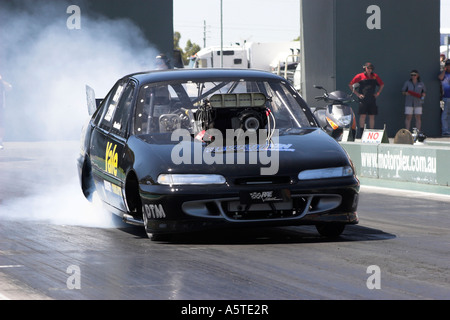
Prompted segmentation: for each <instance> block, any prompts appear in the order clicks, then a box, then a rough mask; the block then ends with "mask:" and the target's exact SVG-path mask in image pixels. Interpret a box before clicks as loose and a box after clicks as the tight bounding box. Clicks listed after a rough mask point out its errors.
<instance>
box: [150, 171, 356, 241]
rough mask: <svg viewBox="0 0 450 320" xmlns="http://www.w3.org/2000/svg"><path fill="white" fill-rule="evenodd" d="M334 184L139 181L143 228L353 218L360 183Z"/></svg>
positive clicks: (169, 229) (189, 228) (182, 229)
mask: <svg viewBox="0 0 450 320" xmlns="http://www.w3.org/2000/svg"><path fill="white" fill-rule="evenodd" d="M346 181H347V183H346V184H344V185H342V184H341V185H339V183H338V182H336V181H334V183H333V184H334V185H331V186H330V185H329V186H315V187H313V188H306V187H305V186H303V187H301V186H296V187H294V186H292V185H290V186H288V187H286V186H270V187H269V186H257V187H251V189H249V188H248V187H246V188H236V187H233V188H230V187H228V188H227V187H224V186H220V187H214V188H211V187H208V188H205V187H198V186H197V187H192V186H190V187H183V188H170V187H165V186H156V185H152V186H149V185H143V186H141V199H142V204H143V207H142V211H143V214H144V215H146V218H147V221H148V223H147V232H149V233H174V232H187V231H194V230H199V229H204V228H209V227H215V226H230V227H237V226H288V225H302V224H320V223H344V224H356V223H358V215H357V212H356V210H357V206H358V198H359V182H358V180H356V179H347V180H346ZM271 191H275V192H277V193H280V192H282V193H283V194H284V195H285V196H284V197H283V198H277V199H275V200H274V199H269V200H268V201H266V200H260V201H255V202H253V201H250V202H249V201H248V199H244V198H245V197H244V195H245V194H248V193H252V194H262V193H263V192H271Z"/></svg>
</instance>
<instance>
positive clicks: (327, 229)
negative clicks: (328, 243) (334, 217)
mask: <svg viewBox="0 0 450 320" xmlns="http://www.w3.org/2000/svg"><path fill="white" fill-rule="evenodd" d="M316 229H317V231H318V232H319V234H320V235H321V236H324V237H328V238H336V237H339V236H340V235H341V234H342V232H344V229H345V224H342V223H326V224H318V225H316Z"/></svg>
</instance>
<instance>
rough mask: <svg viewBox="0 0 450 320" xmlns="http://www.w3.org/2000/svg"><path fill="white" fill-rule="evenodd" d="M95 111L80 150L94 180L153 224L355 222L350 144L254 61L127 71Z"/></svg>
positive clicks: (120, 209) (123, 211) (157, 229)
mask: <svg viewBox="0 0 450 320" xmlns="http://www.w3.org/2000/svg"><path fill="white" fill-rule="evenodd" d="M88 97H90V98H88V100H89V99H90V101H91V103H90V106H91V110H92V111H93V114H92V117H91V119H90V121H89V123H88V124H87V125H86V126H85V127H84V129H83V133H82V145H81V154H80V157H79V159H78V169H79V177H80V182H81V188H82V191H83V193H84V195H85V196H86V197H87V198H88V199H89V198H91V197H92V195H93V193H94V192H97V194H98V196H99V197H100V199H101V200H102V201H103V202H104V203H105V204H106V205H107V207H108V208H109V209H110V210H111V211H112V212H114V213H115V214H118V215H119V216H121V217H122V218H123V220H124V221H125V222H128V223H132V224H138V225H142V226H144V227H145V229H146V232H147V234H148V235H149V236H152V235H153V236H156V235H163V234H171V233H183V232H188V231H194V230H201V229H204V228H214V227H238V226H287V225H303V224H309V225H315V226H316V227H317V230H318V231H319V233H320V234H321V235H324V236H338V235H340V234H341V233H342V232H343V230H344V228H345V225H346V224H356V223H358V216H357V213H356V210H357V204H358V193H359V181H358V179H357V177H356V175H355V172H354V167H353V165H352V162H351V160H350V159H349V157H348V155H347V153H346V152H345V151H344V150H343V148H342V147H341V146H340V145H339V144H338V143H337V142H336V141H335V140H334V139H333V138H331V137H330V136H329V135H327V134H326V133H325V132H324V131H323V130H322V129H321V128H320V127H319V126H318V124H317V121H316V119H315V118H314V116H313V115H312V113H311V111H310V109H309V107H308V106H307V105H306V103H305V101H304V100H303V99H302V98H301V97H300V95H299V94H298V93H297V92H296V91H295V90H294V88H293V87H292V86H291V85H290V84H289V83H288V82H287V81H286V80H285V79H284V78H281V77H279V76H276V75H274V74H271V73H267V72H263V71H256V70H236V69H234V70H226V69H179V70H166V71H152V72H146V73H136V74H131V75H128V76H125V77H124V78H122V79H120V80H119V81H117V83H116V84H115V85H114V87H113V88H112V89H111V91H110V92H109V93H108V94H107V96H106V97H105V98H104V99H103V100H102V101H101V103H100V104H99V105H98V107H97V106H96V105H95V99H93V93H92V92H90V94H89V95H88Z"/></svg>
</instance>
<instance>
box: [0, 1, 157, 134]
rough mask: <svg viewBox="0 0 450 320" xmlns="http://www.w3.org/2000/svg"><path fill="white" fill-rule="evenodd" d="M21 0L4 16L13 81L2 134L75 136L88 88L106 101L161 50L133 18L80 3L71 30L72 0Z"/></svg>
mask: <svg viewBox="0 0 450 320" xmlns="http://www.w3.org/2000/svg"><path fill="white" fill-rule="evenodd" d="M16 2H17V1H16ZM19 2H20V1H19ZM2 3H3V5H5V2H4V1H2ZM23 3H24V4H23V5H22V10H20V11H19V10H17V9H15V10H12V9H8V6H6V8H1V13H0V19H1V21H2V22H0V24H1V31H0V33H1V37H2V38H1V42H2V43H1V47H2V51H3V54H2V57H1V59H2V61H1V66H0V68H1V69H0V73H1V74H2V76H3V78H4V80H6V81H8V82H9V83H11V84H12V85H13V90H12V91H11V92H9V93H8V96H7V108H6V116H7V119H8V123H7V125H6V132H5V138H6V139H8V140H21V141H24V140H61V139H78V137H79V133H80V128H81V126H82V124H83V123H84V119H86V117H87V108H86V95H85V85H86V84H89V85H90V86H91V87H93V88H94V89H95V90H96V94H97V96H98V97H99V98H101V97H103V96H105V95H106V93H107V92H108V90H109V89H110V88H111V87H112V86H113V84H114V83H115V81H116V80H117V79H118V78H120V77H122V76H124V75H126V74H128V73H132V72H137V71H145V70H149V69H150V68H151V66H152V62H153V60H154V58H155V57H156V55H157V54H158V50H156V49H154V48H153V47H152V45H151V44H149V43H148V42H147V41H146V39H145V38H144V36H143V34H142V32H141V30H140V29H139V28H138V27H137V26H136V25H134V24H133V23H132V21H131V20H129V19H120V20H111V19H107V18H98V17H96V18H95V19H93V18H90V17H89V15H88V12H89V11H88V10H84V8H88V6H80V9H81V13H80V18H81V24H80V26H81V29H69V28H68V26H67V19H70V17H71V14H68V13H67V12H66V9H67V7H69V6H70V2H67V1H51V2H50V3H46V2H42V1H23ZM34 3H35V4H34ZM33 4H34V5H33ZM0 6H1V5H0Z"/></svg>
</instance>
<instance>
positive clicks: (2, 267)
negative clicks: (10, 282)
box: [0, 264, 23, 269]
mask: <svg viewBox="0 0 450 320" xmlns="http://www.w3.org/2000/svg"><path fill="white" fill-rule="evenodd" d="M21 267H23V265H21V264H9V265H4V266H0V269H6V268H21Z"/></svg>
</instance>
